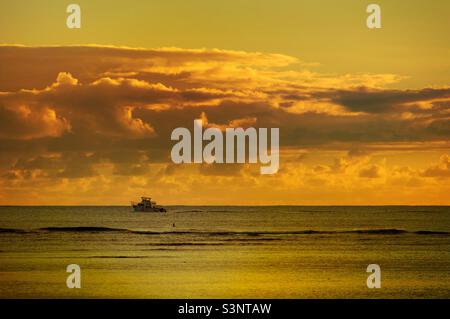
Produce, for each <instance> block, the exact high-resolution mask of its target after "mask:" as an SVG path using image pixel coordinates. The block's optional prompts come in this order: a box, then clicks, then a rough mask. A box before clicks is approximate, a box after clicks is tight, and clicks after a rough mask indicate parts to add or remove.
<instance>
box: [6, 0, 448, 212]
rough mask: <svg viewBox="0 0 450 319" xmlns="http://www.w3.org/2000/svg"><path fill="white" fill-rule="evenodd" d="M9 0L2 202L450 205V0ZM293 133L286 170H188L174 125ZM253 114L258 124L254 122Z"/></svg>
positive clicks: (287, 139) (284, 138)
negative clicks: (179, 158)
mask: <svg viewBox="0 0 450 319" xmlns="http://www.w3.org/2000/svg"><path fill="white" fill-rule="evenodd" d="M76 3H78V4H79V5H80V6H81V12H82V28H81V29H79V30H70V29H68V28H67V27H66V25H65V19H66V17H67V13H66V12H65V6H66V5H67V3H65V2H64V1H42V2H40V3H37V2H32V3H31V2H30V1H20V0H19V1H8V2H5V1H3V2H2V3H1V4H0V43H3V45H1V46H0V204H30V205H33V204H34V205H37V204H97V205H102V204H122V205H126V204H128V203H129V201H130V200H135V199H137V197H139V196H141V195H151V196H152V197H154V198H155V199H156V200H158V202H160V203H161V204H203V205H211V204H225V205H227V204H228V205H234V204H259V205H262V204H311V205H344V204H352V205H369V204H370V205H372V204H450V196H448V194H449V193H450V148H449V147H450V140H449V137H450V129H449V128H450V125H449V124H450V109H449V106H450V84H449V78H450V77H449V76H450V63H449V61H450V60H449V53H450V47H449V43H450V42H449V40H450V39H449V34H450V33H449V32H448V31H449V19H448V12H449V9H450V3H449V2H448V1H437V0H435V1H428V2H426V1H403V0H399V1H377V3H378V4H380V5H381V8H382V19H383V20H382V21H383V22H382V25H383V27H382V29H380V30H369V29H368V28H367V27H366V26H365V19H366V17H367V14H366V13H365V6H366V5H367V2H366V1H357V0H354V1H350V0H349V1H341V2H339V3H338V2H336V1H276V2H275V1H256V0H255V1H226V2H225V1H223V2H221V3H219V2H218V1H217V2H216V1H172V0H170V1H126V2H124V1H77V2H76ZM201 116H203V117H204V118H207V120H208V123H210V124H212V125H217V126H232V125H234V123H240V124H244V125H250V124H251V125H252V126H255V127H279V128H280V147H281V154H280V170H279V172H278V173H277V174H275V175H270V176H262V175H260V174H259V166H260V165H259V164H256V165H248V164H243V165H239V164H232V165H231V164H228V165H225V164H223V165H221V164H212V165H206V164H192V165H190V164H189V165H188V164H185V165H175V164H173V163H172V162H171V161H170V150H171V147H172V145H173V144H174V143H173V142H172V141H171V140H170V133H171V131H172V130H173V129H174V128H176V127H187V128H192V125H193V120H194V119H196V118H200V117H201ZM245 123H247V124H245Z"/></svg>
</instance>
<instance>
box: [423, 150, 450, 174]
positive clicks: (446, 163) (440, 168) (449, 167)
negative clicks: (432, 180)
mask: <svg viewBox="0 0 450 319" xmlns="http://www.w3.org/2000/svg"><path fill="white" fill-rule="evenodd" d="M422 176H425V177H437V178H449V177H450V156H448V155H447V154H445V155H442V156H441V158H440V161H439V163H438V164H433V165H431V166H430V167H428V168H427V169H425V170H424V171H423V173H422Z"/></svg>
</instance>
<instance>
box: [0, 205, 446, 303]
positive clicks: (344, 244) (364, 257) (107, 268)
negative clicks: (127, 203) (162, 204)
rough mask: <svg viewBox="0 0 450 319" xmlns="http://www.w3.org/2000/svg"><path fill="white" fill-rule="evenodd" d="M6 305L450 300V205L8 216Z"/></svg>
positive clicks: (8, 210)
mask: <svg viewBox="0 0 450 319" xmlns="http://www.w3.org/2000/svg"><path fill="white" fill-rule="evenodd" d="M69 264H78V265H79V266H80V267H81V286H82V287H81V289H68V288H67V287H66V278H67V276H68V275H69V274H68V273H66V266H67V265H69ZM369 264H379V265H380V267H381V282H382V287H381V289H368V288H367V286H366V279H367V276H368V275H369V274H368V273H367V272H366V268H367V266H368V265H369ZM0 297H3V298H10V297H24V298H43V297H44V298H48V297H57V298H82V297H88V298H431V297H440V298H449V297H450V207H417V206H416V207H210V206H209V207H169V209H168V212H167V213H165V214H153V213H134V212H132V211H131V210H130V208H129V207H0Z"/></svg>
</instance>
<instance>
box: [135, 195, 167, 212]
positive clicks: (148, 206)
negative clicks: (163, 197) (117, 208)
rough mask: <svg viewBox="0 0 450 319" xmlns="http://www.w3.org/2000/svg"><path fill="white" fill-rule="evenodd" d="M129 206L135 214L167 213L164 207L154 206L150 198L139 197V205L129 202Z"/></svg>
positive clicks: (154, 203)
mask: <svg viewBox="0 0 450 319" xmlns="http://www.w3.org/2000/svg"><path fill="white" fill-rule="evenodd" d="M131 206H132V207H133V209H134V211H135V212H153V213H165V212H167V210H166V209H165V208H164V207H162V206H160V205H156V202H154V201H152V199H151V198H150V197H141V201H140V202H139V203H135V202H131Z"/></svg>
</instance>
